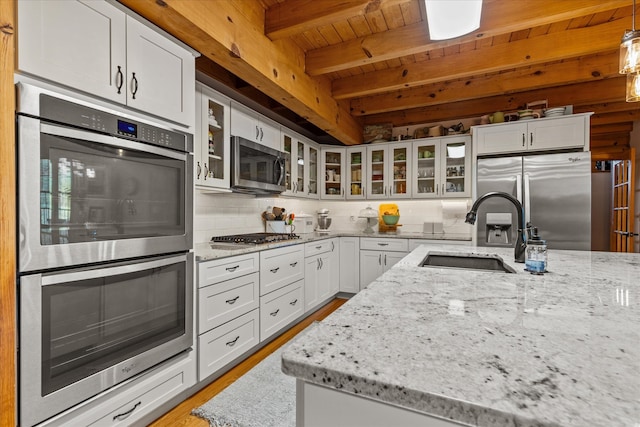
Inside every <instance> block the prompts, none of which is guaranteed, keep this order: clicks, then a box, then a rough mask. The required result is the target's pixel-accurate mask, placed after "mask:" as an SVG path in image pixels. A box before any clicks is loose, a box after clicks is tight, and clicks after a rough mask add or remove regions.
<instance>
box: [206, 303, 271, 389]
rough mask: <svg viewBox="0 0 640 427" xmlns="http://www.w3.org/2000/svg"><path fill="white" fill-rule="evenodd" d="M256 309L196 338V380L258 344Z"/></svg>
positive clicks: (257, 314) (257, 313) (257, 315)
mask: <svg viewBox="0 0 640 427" xmlns="http://www.w3.org/2000/svg"><path fill="white" fill-rule="evenodd" d="M259 311H260V310H258V309H256V310H252V311H250V312H249V313H247V314H244V315H242V316H240V317H238V318H237V319H234V320H232V321H230V322H228V323H225V324H224V325H222V326H219V327H217V328H215V329H212V330H210V331H209V332H207V333H205V334H202V335H200V336H199V337H198V356H199V357H198V379H199V380H200V381H202V380H204V379H205V378H206V377H208V376H209V375H211V374H213V373H214V372H216V371H217V370H218V369H220V368H222V367H224V366H225V365H226V364H227V363H229V362H231V361H232V360H233V359H235V358H236V357H238V356H240V355H242V354H243V353H245V352H246V351H248V350H250V349H251V348H252V347H253V346H254V345H256V344H258V343H259V342H260V336H259V335H258V334H259V333H260V329H259V327H258V322H259V320H260V319H259V317H260V316H259Z"/></svg>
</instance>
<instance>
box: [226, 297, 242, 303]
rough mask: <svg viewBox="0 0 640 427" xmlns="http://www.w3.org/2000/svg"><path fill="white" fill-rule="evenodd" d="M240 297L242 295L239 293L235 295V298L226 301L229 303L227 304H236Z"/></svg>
mask: <svg viewBox="0 0 640 427" xmlns="http://www.w3.org/2000/svg"><path fill="white" fill-rule="evenodd" d="M238 298H240V295H238V296H237V297H235V298H231V299H228V300H227V301H226V303H227V304H229V305H232V304H235V303H236V301H238Z"/></svg>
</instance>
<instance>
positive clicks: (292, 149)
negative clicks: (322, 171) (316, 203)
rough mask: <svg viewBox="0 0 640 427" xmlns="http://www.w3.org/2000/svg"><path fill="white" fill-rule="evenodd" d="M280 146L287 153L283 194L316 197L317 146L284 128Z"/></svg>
mask: <svg viewBox="0 0 640 427" xmlns="http://www.w3.org/2000/svg"><path fill="white" fill-rule="evenodd" d="M281 135H282V147H280V148H279V149H281V150H283V151H284V152H285V153H287V154H289V159H288V160H287V161H286V164H285V184H286V190H285V192H284V194H285V195H288V196H298V197H309V198H313V199H317V198H318V167H319V164H318V163H319V156H320V154H319V152H320V151H319V148H318V147H317V146H316V145H315V144H314V143H312V142H311V141H309V140H307V139H305V138H303V137H301V136H298V135H296V134H295V133H293V132H290V131H288V130H285V129H284V128H283V130H282V132H281Z"/></svg>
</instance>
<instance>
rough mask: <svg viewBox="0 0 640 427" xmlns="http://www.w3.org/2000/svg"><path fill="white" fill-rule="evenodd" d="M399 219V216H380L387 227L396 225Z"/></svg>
mask: <svg viewBox="0 0 640 427" xmlns="http://www.w3.org/2000/svg"><path fill="white" fill-rule="evenodd" d="M399 219H400V215H382V221H384V223H385V224H387V225H396V224H397V223H398V220H399Z"/></svg>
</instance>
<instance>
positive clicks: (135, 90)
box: [131, 73, 138, 99]
mask: <svg viewBox="0 0 640 427" xmlns="http://www.w3.org/2000/svg"><path fill="white" fill-rule="evenodd" d="M131 81H132V82H133V90H132V91H131V95H132V96H133V99H136V93H138V79H137V78H136V73H131Z"/></svg>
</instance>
